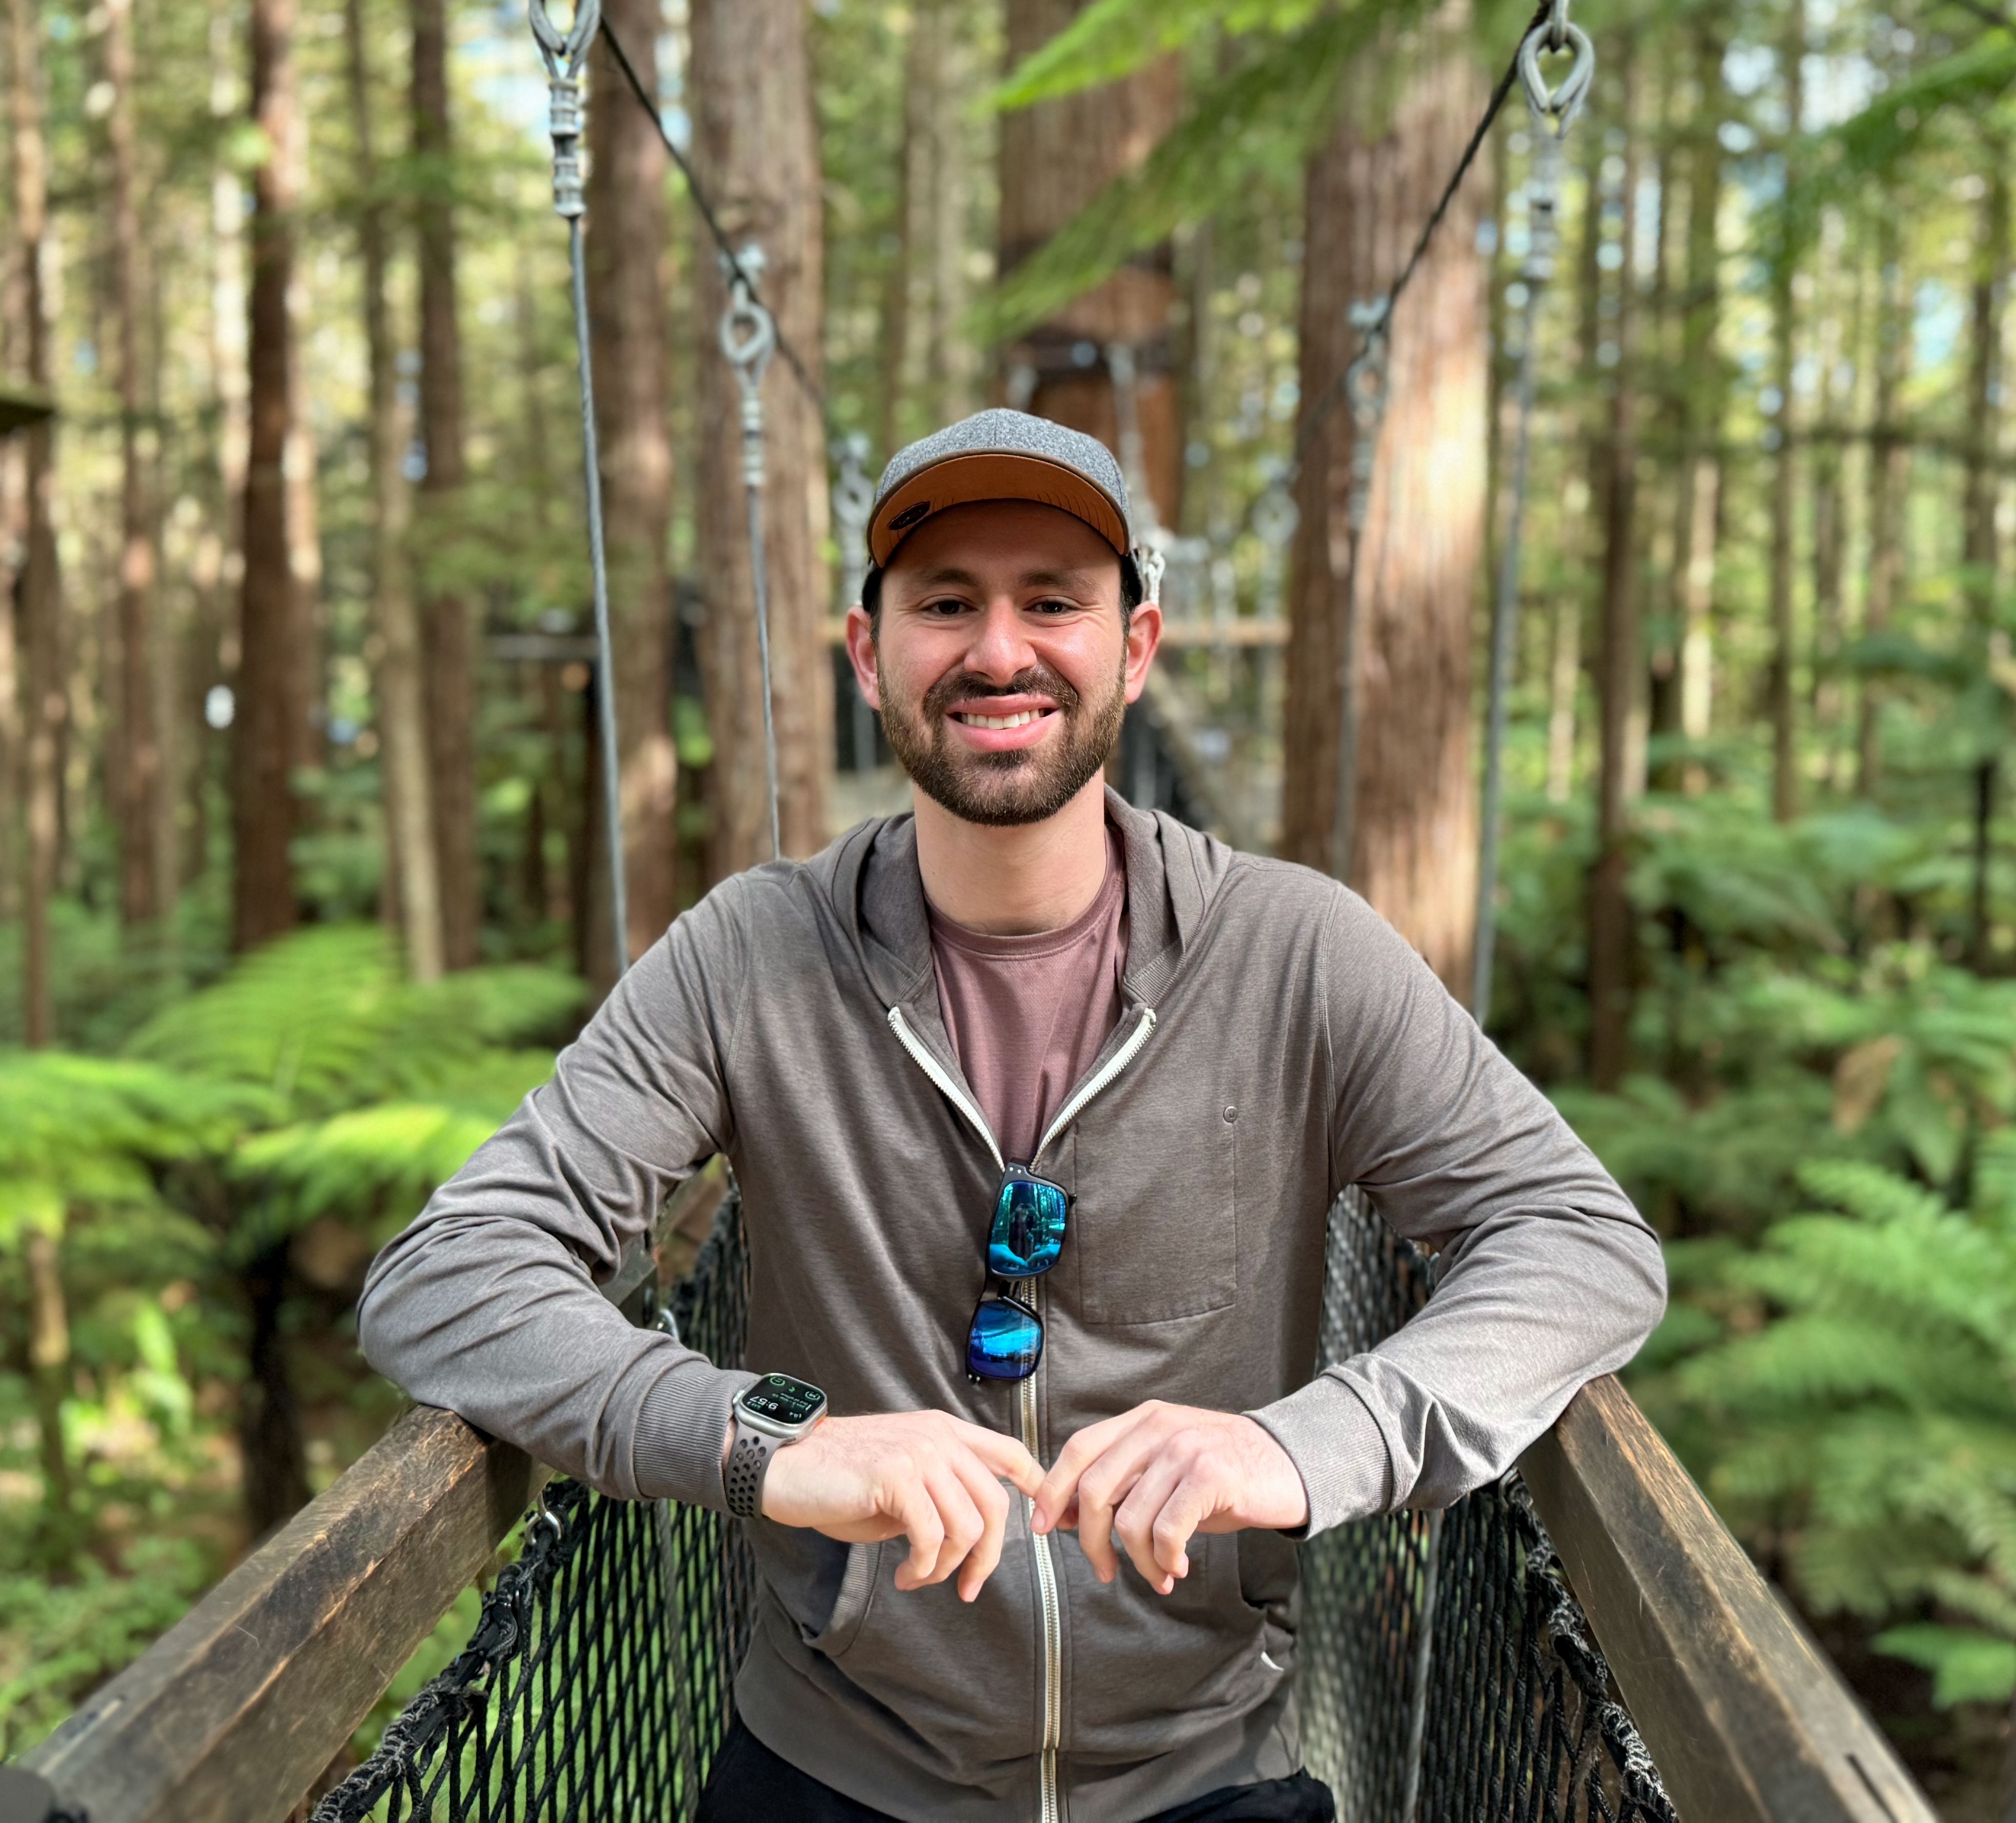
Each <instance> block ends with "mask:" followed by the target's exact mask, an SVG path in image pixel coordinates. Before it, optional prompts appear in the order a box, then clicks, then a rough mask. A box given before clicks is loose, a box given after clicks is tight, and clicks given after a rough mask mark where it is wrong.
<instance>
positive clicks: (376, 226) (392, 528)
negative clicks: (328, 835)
mask: <svg viewBox="0 0 2016 1823" xmlns="http://www.w3.org/2000/svg"><path fill="white" fill-rule="evenodd" d="M343 27H344V39H345V41H346V44H345V49H346V50H347V54H348V62H349V77H350V117H351V138H352V141H353V143H354V145H355V149H356V150H355V161H356V180H357V184H358V189H360V190H361V191H362V193H363V198H364V200H363V204H362V208H361V211H360V213H359V215H358V224H357V239H358V251H359V252H360V253H361V254H362V256H363V266H364V270H363V274H362V279H363V291H364V339H365V346H366V348H367V349H368V351H369V360H370V399H371V503H372V526H371V581H372V596H373V603H374V604H375V618H376V622H377V632H378V637H379V639H380V642H381V643H382V646H383V650H381V652H380V654H379V657H378V661H377V664H376V675H375V676H374V678H373V686H374V690H375V693H376V696H377V699H378V733H379V740H380V755H381V757H380V762H379V763H380V777H381V778H382V780H383V802H384V816H385V830H386V835H387V848H388V851H389V852H388V854H387V865H388V870H389V871H391V874H393V877H394V878H395V879H396V881H397V882H398V893H397V895H396V896H397V903H398V913H399V928H400V931H401V935H402V936H403V938H404V939H405V949H406V967H407V971H408V972H409V974H410V975H412V978H413V979H414V980H416V981H420V982H430V981H438V980H439V979H440V978H441V967H442V958H441V894H440V886H439V877H438V875H437V872H436V866H437V862H436V856H435V848H434V781H433V778H432V776H431V769H430V766H429V763H428V758H429V756H428V752H427V726H426V714H425V711H424V708H423V705H422V701H421V686H420V678H421V658H420V651H421V644H420V629H419V614H418V612H417V611H416V608H415V607H414V603H413V580H412V572H411V571H410V569H409V567H408V561H407V552H406V536H407V530H408V517H409V502H408V499H407V495H406V485H405V474H404V472H403V470H402V469H401V463H402V461H403V459H404V457H405V446H406V426H405V415H404V413H401V410H400V409H399V402H398V376H397V374H396V373H395V371H394V348H393V345H392V326H391V313H390V312H389V310H388V309H387V304H386V301H385V278H386V268H387V265H389V263H390V260H391V220H390V217H391V209H390V208H389V207H388V206H387V200H386V197H385V196H384V195H383V193H382V192H381V190H380V187H379V186H380V181H381V178H380V171H379V168H378V157H377V151H376V145H375V142H374V135H373V124H372V118H371V72H370V67H369V61H368V59H367V56H366V53H365V23H364V4H363V0H344V9H343Z"/></svg>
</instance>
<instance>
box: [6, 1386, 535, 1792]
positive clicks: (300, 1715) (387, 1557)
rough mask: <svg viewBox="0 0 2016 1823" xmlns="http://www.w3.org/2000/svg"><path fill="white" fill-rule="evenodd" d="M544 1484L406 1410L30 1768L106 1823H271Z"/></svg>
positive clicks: (469, 1433) (500, 1455)
mask: <svg viewBox="0 0 2016 1823" xmlns="http://www.w3.org/2000/svg"><path fill="white" fill-rule="evenodd" d="M544 1479H545V1471H544V1470H542V1469H540V1468H537V1467H535V1465H534V1464H533V1463H532V1462H531V1461H530V1460H529V1459H528V1458H527V1457H526V1456H524V1454H522V1453H521V1452H520V1451H519V1450H514V1449H513V1448H511V1447H509V1445H508V1444H503V1443H493V1442H491V1441H489V1440H488V1439H485V1438H484V1437H483V1436H481V1435H480V1434H479V1433H478V1432H476V1431H474V1430H473V1429H471V1428H470V1426H469V1425H466V1424H465V1423H464V1422H463V1421H462V1420H461V1419H460V1418H456V1417H455V1416H454V1415H453V1414H451V1413H448V1412H445V1411H437V1410H433V1409H431V1408H430V1407H419V1408H417V1409H416V1410H412V1411H409V1412H407V1413H406V1414H405V1415H404V1416H403V1417H401V1418H400V1419H399V1420H398V1421H397V1422H396V1423H395V1424H394V1425H393V1426H392V1427H391V1429H390V1430H388V1431H387V1432H386V1433H385V1435H384V1436H383V1437H382V1438H380V1439H379V1441H378V1442H377V1443H376V1444H375V1445H374V1446H373V1447H372V1449H371V1450H369V1452H368V1453H367V1454H365V1456H364V1457H362V1460H360V1461H358V1462H357V1463H356V1464H355V1465H354V1466H353V1467H352V1468H351V1469H350V1470H349V1471H348V1472H347V1473H346V1474H344V1475H343V1476H342V1477H341V1478H340V1479H339V1480H338V1481H337V1483H336V1484H335V1485H334V1486H333V1487H331V1488H330V1489H329V1491H328V1492H327V1493H324V1494H322V1496H321V1497H319V1498H318V1499H316V1500H315V1501H311V1502H310V1503H309V1504H308V1505H307V1506H306V1507H304V1508H302V1509H301V1511H300V1512H299V1513H297V1515H295V1516H294V1518H293V1519H292V1520H291V1521H290V1522H289V1523H288V1524H287V1525H286V1526H283V1528H282V1529H280V1530H279V1532H277V1533H275V1534H274V1536H273V1537H272V1538H270V1539H269V1540H267V1542H266V1543H265V1544H263V1545H261V1547H259V1549H258V1550H257V1551H254V1553H253V1554H252V1555H251V1556H250V1557H249V1558H247V1559H246V1560H245V1562H243V1563H241V1564H240V1565H239V1566H238V1567H237V1568H236V1569H234V1570H233V1571H232V1573H230V1574H229V1576H226V1577H225V1579H224V1580H223V1581H222V1582H221V1583H218V1586H217V1587H215V1588H214V1589H213V1590H212V1591H211V1592H210V1594H208V1595H207V1596H205V1597H204V1598H203V1600H202V1601H200V1602H199V1603H198V1604H197V1605H196V1607H194V1608H193V1609H191V1610H190V1611H189V1612H188V1613H187V1614H185V1616H183V1617H182V1619H181V1620H179V1621H178V1622H177V1623H176V1624H175V1626H174V1627H171V1629H170V1630H168V1631H167V1633H165V1634H163V1635H162V1636H161V1637H160V1639H158V1640H157V1641H155V1642H154V1644H153V1645H152V1646H151V1647H150V1648H149V1649H148V1650H147V1652H146V1653H144V1654H143V1655H142V1656H141V1657H140V1658H139V1659H136V1660H135V1662H134V1663H132V1664H131V1665H130V1666H128V1667H127V1668H126V1670H124V1671H123V1672H121V1673H120V1674H119V1675H118V1676H117V1677H114V1678H113V1680H112V1681H110V1683H109V1684H106V1685H105V1686H104V1688H102V1689H101V1690H99V1691H98V1693H97V1694H96V1695H95V1696H93V1697H92V1699H90V1701H89V1702H87V1703H86V1704H85V1706H83V1708H81V1710H78V1711H77V1713H76V1714H74V1716H72V1717H70V1719H69V1720H67V1721H66V1722H65V1723H64V1724H63V1725H62V1727H60V1728H58V1729H57V1730H56V1732H55V1733H54V1734H53V1735H51V1736H50V1737H49V1739H48V1740H47V1741H45V1742H43V1743H42V1744H41V1746H39V1747H38V1748H37V1749H35V1750H34V1752H32V1753H30V1754H28V1755H27V1756H25V1758H24V1760H23V1765H25V1766H26V1767H27V1768H28V1769H29V1770H30V1771H34V1772H36V1773H39V1774H41V1776H42V1777H43V1778H46V1779H47V1780H48V1781H49V1782H50V1784H52V1785H54V1786H55V1787H56V1791H57V1792H58V1793H59V1796H61V1797H62V1799H63V1801H64V1802H65V1803H67V1804H69V1805H71V1806H73V1807H75V1806H82V1807H87V1808H88V1810H89V1811H90V1814H91V1818H92V1823H142V1820H143V1819H144V1820H145V1823H182V1820H184V1819H186V1820H187V1823H273V1820H274V1819H275V1818H281V1817H283V1816H285V1815H286V1813H287V1811H288V1810H290V1808H291V1807H293V1804H294V1803H296V1802H297V1800H298V1799H299V1798H300V1796H301V1793H302V1792H304V1791H306V1790H307V1789H308V1786H309V1785H310V1783H311V1782H312V1781H313V1780H314V1778H315V1775H316V1774H318V1773H319V1772H320V1771H322V1768H323V1767H325V1766H326V1765H327V1764H329V1760H330V1758H331V1757H332V1756H333V1754H334V1753H335V1752H336V1751H337V1748H338V1747H340V1746H341V1745H342V1743H343V1742H344V1741H345V1740H346V1739H347V1738H348V1737H349V1735H350V1734H351V1731H352V1730H353V1729H355V1728H356V1726H357V1724H358V1723H359V1722H361V1721H362V1720H363V1719H364V1717H365V1714H366V1713H368V1712H369V1710H370V1707H371V1706H372V1704H373V1702H376V1701H377V1699H378V1697H379V1695H380V1692H381V1691H383V1689H384V1688H385V1687H386V1685H387V1684H389V1683H390V1682H391V1679H392V1676H393V1673H394V1672H396V1671H397V1670H398V1669H399V1667H400V1666H401V1665H402V1664H404V1663H405V1661H406V1659H407V1658H408V1657H409V1655H411V1654H412V1651H413V1648H415V1647H416V1646H417V1645H419V1642H420V1641H421V1640H423V1638H425V1637H427V1634H428V1633H429V1632H430V1631H431V1630H432V1629H433V1627H434V1623H435V1621H436V1620H437V1619H438V1618H439V1617H440V1616H441V1613H442V1612H443V1611H444V1610H445V1609H446V1608H447V1607H448V1604H449V1603H450V1602H452V1601H453V1600H454V1599H455V1596H456V1595H457V1594H459V1592H460V1591H462V1590H463V1589H464V1588H466V1587H467V1586H468V1585H469V1583H470V1581H471V1580H473V1579H474V1577H475V1576H476V1575H477V1573H478V1572H479V1571H480V1570H481V1569H482V1567H483V1565H484V1562H486V1560H487V1559H488V1558H489V1556H490V1554H491V1551H494V1550H495V1547H496V1545H497V1542H498V1540H499V1539H501V1538H502V1537H503V1536H504V1534H505V1533H506V1532H508V1531H509V1529H510V1528H511V1526H512V1524H513V1522H514V1521H515V1520H516V1519H517V1516H518V1515H519V1514H520V1512H522V1511H524V1508H525V1507H526V1506H527V1504H529V1502H530V1501H531V1498H532V1496H533V1494H534V1493H535V1492H536V1491H537V1490H538V1486H539V1484H540V1483H541V1482H542V1481H543V1480H544Z"/></svg>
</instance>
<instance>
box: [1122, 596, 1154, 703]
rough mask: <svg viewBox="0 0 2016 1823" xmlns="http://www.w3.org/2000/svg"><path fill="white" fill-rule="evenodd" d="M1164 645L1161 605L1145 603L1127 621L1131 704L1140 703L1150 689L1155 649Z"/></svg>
mask: <svg viewBox="0 0 2016 1823" xmlns="http://www.w3.org/2000/svg"><path fill="white" fill-rule="evenodd" d="M1161 643H1162V608H1161V603H1159V602H1154V601H1144V602H1143V603H1141V605H1140V606H1139V607H1137V608H1136V609H1135V611H1133V613H1132V614H1131V615H1129V617H1128V621H1127V672H1126V676H1127V700H1128V701H1129V702H1130V703H1138V702H1139V701H1140V700H1141V692H1142V691H1143V690H1144V689H1146V688H1147V683H1148V667H1149V666H1150V665H1152V664H1153V663H1154V659H1155V648H1156V647H1157V646H1159V645H1161Z"/></svg>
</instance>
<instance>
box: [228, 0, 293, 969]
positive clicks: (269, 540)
mask: <svg viewBox="0 0 2016 1823" xmlns="http://www.w3.org/2000/svg"><path fill="white" fill-rule="evenodd" d="M293 24H294V0H252V7H251V26H252V98H251V105H252V120H253V123H254V125H256V126H257V128H259V129H260V131H261V133H262V135H264V139H265V156H264V157H263V158H262V159H261V161H260V163H259V164H258V166H257V169H256V170H255V171H254V178H253V193H254V200H255V205H256V206H255V211H254V216H253V221H252V236H251V239H252V260H251V266H252V282H251V286H250V294H249V295H250V301H249V304H248V308H247V321H248V323H249V335H248V339H247V369H248V373H249V376H250V387H249V398H250V419H251V435H250V442H249V445H248V448H247V452H246V465H245V504H244V510H243V526H244V551H245V566H244V579H243V584H242V585H241V588H240V591H239V632H238V648H239V663H238V684H237V691H236V712H235V715H234V719H233V730H234V735H235V739H234V742H233V749H234V751H233V753H232V762H233V764H232V837H233V839H234V842H235V845H236V875H235V878H234V881H233V884H232V937H233V941H234V942H235V944H236V947H237V948H239V949H250V948H252V947H254V946H255V945H257V944H260V943H263V942H266V941H267V940H268V939H271V938H273V937H276V936H279V935H283V933H284V932H286V931H290V930H292V929H293V928H294V924H295V922H296V918H297V908H296V906H295V902H294V875H293V863H292V860H291V859H290V856H289V853H288V845H289V844H290V842H291V841H292V840H293V834H294V825H295V820H296V816H297V805H296V802H295V798H294V791H293V781H292V780H291V778H290V768H291V766H293V763H294V762H295V761H296V760H297V757H298V755H299V751H300V744H301V728H302V726H303V725H304V723H305V722H306V721H307V719H308V702H307V701H306V700H305V697H304V693H303V687H302V686H303V672H302V668H301V663H300V654H301V649H302V647H304V645H305V644H307V643H308V633H309V628H308V614H307V611H306V610H307V603H306V601H305V599H304V591H303V589H302V587H301V578H299V577H298V576H297V575H296V573H295V569H294V561H293V559H294V549H293V540H291V539H290V536H289V533H290V524H289V515H288V504H289V503H288V492H289V490H288V485H287V475H286V460H287V453H288V444H289V441H290V436H291V434H292V432H293V428H294V427H293V404H294V391H295V389H294V385H293V369H294V366H295V361H294V350H293V320H292V315H291V312H290V297H289V293H290V290H291V289H292V286H293V266H294V242H295V236H296V232H297V231H296V224H295V220H294V211H295V209H296V208H297V206H298V204H299V203H300V200H301V181H300V180H301V164H300V159H299V155H298V151H297V146H298V141H299V136H300V128H301V121H300V118H299V113H298V106H299V99H298V96H297V93H296V90H295V83H294V67H293V45H292V38H293Z"/></svg>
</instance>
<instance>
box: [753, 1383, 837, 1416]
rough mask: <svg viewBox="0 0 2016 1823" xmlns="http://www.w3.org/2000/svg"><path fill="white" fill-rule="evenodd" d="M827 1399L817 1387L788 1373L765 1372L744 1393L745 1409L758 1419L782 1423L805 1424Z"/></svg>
mask: <svg viewBox="0 0 2016 1823" xmlns="http://www.w3.org/2000/svg"><path fill="white" fill-rule="evenodd" d="M825 1402H826V1395H825V1394H824V1393H823V1392H820V1391H819V1389H818V1388H817V1387H816V1386H808V1385H806V1384H805V1382H804V1381H802V1380H794V1379H793V1378H791V1377H790V1374H765V1375H764V1376H763V1378H761V1379H760V1380H758V1382H756V1384H755V1385H753V1386H751V1388H750V1389H749V1390H748V1391H747V1392H745V1393H743V1395H742V1400H741V1404H742V1409H743V1410H744V1411H746V1412H748V1413H749V1414H751V1416H753V1417H756V1418H769V1419H772V1420H773V1421H775V1422H776V1423H778V1424H785V1425H801V1424H803V1423H804V1422H805V1420H806V1419H807V1418H810V1417H811V1416H812V1414H813V1413H815V1411H817V1410H819V1407H820V1406H822V1405H823V1404H824V1403H825Z"/></svg>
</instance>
